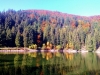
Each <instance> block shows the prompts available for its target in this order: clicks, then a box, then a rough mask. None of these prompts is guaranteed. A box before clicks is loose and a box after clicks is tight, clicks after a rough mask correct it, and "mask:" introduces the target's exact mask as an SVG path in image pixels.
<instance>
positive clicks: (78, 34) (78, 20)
mask: <svg viewBox="0 0 100 75" xmlns="http://www.w3.org/2000/svg"><path fill="white" fill-rule="evenodd" d="M99 27H100V15H97V16H90V17H86V16H78V15H72V14H66V13H61V12H57V11H49V10H19V11H14V10H8V11H2V12H0V46H1V47H4V46H6V47H16V46H18V47H23V46H24V47H28V46H30V45H31V44H37V46H38V47H42V45H43V44H46V42H49V43H50V44H52V45H53V47H55V46H56V45H61V47H62V48H66V47H68V48H74V49H77V50H79V49H80V48H81V47H82V46H86V47H87V49H88V50H96V49H97V48H98V47H99V45H100V33H99V31H100V28H99ZM70 46H71V47H70Z"/></svg>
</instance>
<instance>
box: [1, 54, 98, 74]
mask: <svg viewBox="0 0 100 75" xmlns="http://www.w3.org/2000/svg"><path fill="white" fill-rule="evenodd" d="M0 75H100V54H95V53H84V54H81V53H76V54H68V53H60V52H55V53H52V52H42V53H40V52H33V53H27V54H0Z"/></svg>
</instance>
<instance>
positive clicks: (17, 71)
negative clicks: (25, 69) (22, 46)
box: [14, 54, 21, 75]
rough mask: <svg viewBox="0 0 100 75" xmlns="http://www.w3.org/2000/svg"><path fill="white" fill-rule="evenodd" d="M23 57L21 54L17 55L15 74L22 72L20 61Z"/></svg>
mask: <svg viewBox="0 0 100 75" xmlns="http://www.w3.org/2000/svg"><path fill="white" fill-rule="evenodd" d="M20 59H21V57H20V55H18V54H17V55H16V56H15V58H14V67H15V75H17V74H20V73H21V69H20V67H21V61H20Z"/></svg>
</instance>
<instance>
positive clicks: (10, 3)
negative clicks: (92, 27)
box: [0, 0, 100, 16]
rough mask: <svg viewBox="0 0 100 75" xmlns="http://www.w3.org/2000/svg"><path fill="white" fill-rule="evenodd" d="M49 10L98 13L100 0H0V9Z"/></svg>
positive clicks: (69, 12) (70, 12)
mask: <svg viewBox="0 0 100 75" xmlns="http://www.w3.org/2000/svg"><path fill="white" fill-rule="evenodd" d="M8 9H14V10H16V11H17V10H20V9H21V10H28V9H38V10H51V11H59V12H62V13H68V14H74V15H81V16H93V15H100V0H0V11H6V10H8Z"/></svg>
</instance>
